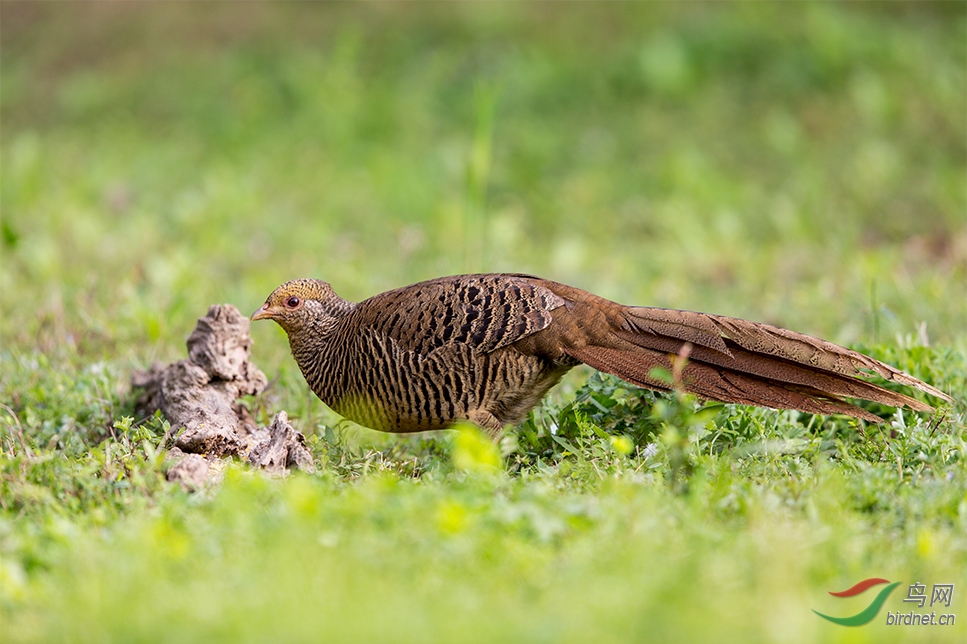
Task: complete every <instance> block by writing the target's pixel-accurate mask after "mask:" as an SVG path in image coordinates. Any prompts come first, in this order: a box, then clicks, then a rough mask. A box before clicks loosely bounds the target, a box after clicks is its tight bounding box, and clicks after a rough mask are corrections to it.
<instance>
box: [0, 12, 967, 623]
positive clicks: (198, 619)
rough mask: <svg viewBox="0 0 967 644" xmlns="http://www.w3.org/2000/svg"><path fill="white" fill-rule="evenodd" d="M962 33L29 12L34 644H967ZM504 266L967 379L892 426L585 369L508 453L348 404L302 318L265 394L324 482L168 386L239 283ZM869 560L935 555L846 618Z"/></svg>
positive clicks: (8, 120)
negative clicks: (648, 386)
mask: <svg viewBox="0 0 967 644" xmlns="http://www.w3.org/2000/svg"><path fill="white" fill-rule="evenodd" d="M965 21H967V10H965V8H964V5H963V4H962V3H911V4H889V5H868V4H838V5H833V4H811V3H802V4H783V5H779V4H765V3H749V4H728V5H726V4H697V3H689V4H685V5H679V4H672V3H668V4H659V3H650V4H569V5H567V6H566V7H565V6H560V5H546V4H539V3H535V4H527V5H516V4H504V3H487V4H462V5H450V4H423V5H407V6H396V5H392V4H380V3H374V4H367V5H354V4H331V5H328V4H327V5H314V4H301V3H292V4H289V3H272V4H269V3H258V4H256V3H247V4H245V5H244V6H243V5H233V6H231V7H229V6H228V5H222V4H216V3H202V4H184V3H153V4H148V5H128V4H120V3H104V4H101V3H98V4H80V3H72V4H68V3H63V4H60V3H58V4H41V5H38V4H33V3H20V2H4V3H2V4H0V31H2V33H0V54H2V55H0V126H2V137H0V217H2V219H0V252H2V255H0V293H2V297H0V307H2V308H0V313H2V315H0V368H2V377H0V403H2V405H3V406H2V407H0V639H3V641H18V642H20V641H24V642H26V641H51V640H72V641H139V640H145V641H148V640H150V641H158V640H164V641H185V640H197V641H202V640H205V641H209V640H240V639H241V640H267V639H277V640H281V641H287V640H297V641H305V640H312V641H316V640H320V639H334V640H337V641H367V640H369V641H385V640H401V641H417V640H419V641H426V640H435V641H494V640H512V641H582V642H583V641H629V640H647V639H654V640H656V641H703V640H704V641H707V640H718V641H823V642H825V641H883V640H886V639H890V640H902V641H913V640H929V641H963V639H964V636H965V633H967V459H965V458H964V453H965V447H967V445H965V442H967V421H965V412H967V410H965V407H964V400H965V398H967V395H965V394H967V298H965V293H967V179H965V177H967V144H965V141H967V125H965V122H964V119H963V114H964V110H965V108H967V73H965V71H964V66H963V61H964V59H965V56H967V40H965V37H964V35H965V32H964V25H965ZM477 270H488V271H489V270H493V271H504V270H507V271H518V272H520V271H523V272H532V273H536V274H539V275H542V276H544V277H548V278H552V279H557V280H560V281H564V282H568V283H571V284H574V285H576V286H580V287H583V288H586V289H588V290H591V291H594V292H596V293H599V294H601V295H604V296H607V297H611V298H613V299H616V300H619V301H623V302H628V303H639V304H651V305H658V306H668V307H675V308H688V309H695V310H704V311H710V312H716V313H722V314H728V315H735V316H739V317H745V318H750V319H756V320H761V321H766V322H770V323H775V324H779V325H781V326H786V327H789V328H793V329H796V330H799V331H804V332H808V333H813V334H816V335H820V336H822V337H825V338H828V339H829V340H832V341H836V342H839V343H843V344H848V345H850V346H853V347H855V348H857V349H860V350H862V351H865V352H868V353H870V354H871V355H873V356H875V357H877V358H879V359H882V360H885V361H887V362H890V363H891V364H895V365H897V366H898V367H900V368H902V369H904V370H905V371H907V372H909V373H911V374H913V375H915V376H917V377H920V378H923V379H926V380H928V381H929V382H931V383H932V384H934V385H936V386H938V387H940V388H941V389H943V390H945V391H947V392H949V393H950V394H952V395H953V396H954V397H955V398H956V399H957V402H956V403H955V404H954V405H952V406H949V407H944V408H943V409H942V410H941V411H940V412H939V413H938V414H936V415H915V414H909V413H905V414H894V413H893V412H892V410H889V409H886V408H882V407H880V406H877V405H867V408H868V409H870V410H872V411H873V412H874V413H877V414H880V415H882V416H883V417H884V418H886V419H887V421H888V422H886V423H885V424H883V425H882V426H872V425H868V424H864V423H857V422H856V421H853V420H850V419H846V418H842V417H833V418H819V417H813V416H809V415H804V414H797V413H789V412H777V411H771V410H761V409H751V408H745V407H734V406H715V405H701V404H699V403H697V402H696V401H694V400H691V399H688V398H682V399H679V398H677V397H674V396H672V397H667V396H655V395H653V394H650V393H643V392H639V391H637V390H633V389H626V388H624V387H623V386H622V384H621V383H620V382H617V381H614V380H612V379H610V378H603V377H599V376H593V375H592V374H591V372H590V371H588V370H583V369H582V370H575V372H573V373H572V374H571V375H569V376H568V378H566V379H565V381H564V383H562V385H561V386H560V387H559V388H558V389H556V390H555V391H554V392H552V394H551V396H550V398H549V399H548V401H547V403H546V404H545V405H544V406H543V407H542V408H540V409H539V410H537V411H536V412H535V413H534V414H533V415H532V416H531V417H530V418H529V419H528V420H527V421H526V422H525V423H523V424H522V425H521V426H520V427H518V428H515V429H513V430H511V431H509V432H508V433H507V436H506V437H505V438H504V440H503V441H502V442H501V444H500V446H499V451H500V454H499V455H498V454H496V453H495V452H494V451H491V449H490V447H489V445H488V444H486V443H485V442H484V443H483V444H481V443H480V442H479V440H478V439H477V438H476V437H475V435H474V434H473V433H460V432H458V431H450V432H441V433H438V434H435V435H432V436H413V437H396V436H387V435H382V434H377V433H375V432H371V431H368V430H365V429H361V428H358V427H354V426H351V425H349V424H347V423H345V422H341V421H340V419H339V418H338V417H336V416H335V415H333V414H332V413H331V412H330V411H329V410H327V409H326V408H325V407H324V406H323V405H322V404H321V403H319V402H318V401H317V400H314V399H313V398H312V396H311V394H309V393H308V390H307V388H306V387H305V384H304V381H303V380H302V378H301V375H300V374H299V373H298V370H297V368H296V367H295V365H294V363H293V362H292V360H291V358H290V357H289V355H288V346H287V343H286V341H285V338H284V335H283V334H282V332H281V331H280V330H279V329H278V328H276V327H275V325H270V324H262V325H255V326H254V328H253V336H254V339H255V346H254V350H253V358H254V360H255V362H256V363H257V364H258V365H259V366H260V367H261V368H262V369H263V370H264V371H265V372H266V374H267V375H268V376H269V378H270V380H272V384H271V386H270V388H269V390H268V391H267V392H266V393H265V394H263V395H262V396H261V397H260V398H259V399H257V400H249V401H247V404H249V405H250V407H251V408H252V409H253V410H255V411H256V413H257V414H258V415H260V416H262V417H264V418H268V417H269V416H270V415H271V414H272V413H274V412H275V411H278V410H280V409H285V410H287V411H288V412H289V415H290V417H291V418H292V419H293V422H294V424H295V425H296V427H297V428H299V429H300V430H302V431H303V432H305V433H306V434H307V435H308V436H309V445H310V448H311V450H312V452H313V454H314V456H315V459H316V465H317V468H316V469H317V471H316V473H315V474H313V475H306V474H294V475H291V476H289V477H287V478H284V479H268V478H266V477H264V476H262V475H261V474H259V473H255V472H252V471H250V470H249V469H248V468H247V467H245V466H242V465H237V464H236V465H231V464H227V465H226V467H225V469H224V471H223V472H222V475H223V476H222V479H221V480H220V482H218V483H216V484H214V485H212V486H211V487H209V488H207V489H205V490H202V491H200V492H197V493H193V494H188V493H186V492H184V491H182V490H181V489H180V488H179V487H178V486H175V485H172V484H168V483H167V482H166V481H165V480H164V474H163V461H164V454H163V449H164V446H165V437H166V432H167V431H168V430H169V429H170V428H169V427H168V426H167V423H166V422H165V421H164V420H163V419H161V418H148V419H141V418H133V413H134V412H133V394H132V392H131V391H130V389H129V385H128V383H129V380H130V373H131V371H132V370H133V369H136V368H142V367H144V366H146V365H148V364H150V363H151V362H152V361H155V360H163V361H171V360H175V359H179V358H180V357H182V356H183V355H184V351H185V349H184V339H185V337H186V336H187V334H188V333H189V332H190V330H191V328H192V327H193V325H194V321H195V319H196V318H197V317H199V316H201V315H203V314H204V312H205V311H206V310H207V307H208V305H209V304H211V303H214V302H231V303H233V304H236V305H237V306H238V307H239V308H241V309H242V310H243V312H246V313H247V312H249V311H251V310H254V309H255V308H256V307H257V306H258V305H260V304H261V303H262V301H263V300H264V298H265V296H266V295H267V294H268V293H269V292H270V291H271V290H272V289H273V288H274V287H275V286H277V285H278V284H279V283H281V282H283V281H285V280H287V279H290V278H293V277H300V276H313V277H320V278H323V279H326V280H327V281H330V282H331V283H332V284H333V286H334V288H335V289H336V291H337V292H338V293H339V294H340V295H343V296H344V297H347V298H350V299H361V298H364V297H367V296H368V295H371V294H373V293H376V292H379V291H381V290H385V289H388V288H392V287H395V286H400V285H403V284H407V283H411V282H414V281H417V280H420V279H425V278H430V277H435V276H439V275H445V274H451V273H458V272H465V271H477ZM934 402H937V401H934ZM498 456H499V458H498ZM494 463H497V465H496V466H494V465H493V464H494ZM868 577H885V578H887V579H890V580H891V581H901V582H903V583H901V585H900V586H899V587H898V588H897V590H896V591H895V592H894V593H893V595H891V596H890V598H889V599H888V600H887V603H886V604H885V605H884V608H883V611H882V612H881V613H880V615H879V616H878V617H877V618H876V619H875V620H874V622H872V623H871V624H869V625H866V626H861V627H856V628H845V627H840V626H835V625H833V624H830V623H828V622H826V621H824V620H822V619H820V618H819V617H817V616H816V615H815V614H814V613H813V612H812V610H813V609H815V610H818V611H819V612H824V613H827V614H832V615H841V616H845V615H850V614H854V613H856V612H859V611H860V610H862V609H863V608H865V607H866V605H867V604H868V603H869V601H870V600H871V599H872V595H873V594H874V593H873V591H867V593H864V594H863V595H862V596H860V597H856V598H850V599H836V598H832V597H830V596H829V595H828V594H827V593H828V592H829V591H838V590H843V589H845V588H847V587H849V586H851V585H852V584H854V583H855V582H857V581H859V580H860V579H865V578H868ZM914 582H923V583H926V584H927V585H928V592H929V589H930V586H931V585H932V584H942V583H953V584H955V589H954V594H953V604H952V605H951V607H950V609H943V610H946V611H947V612H951V613H954V614H956V615H957V620H958V622H957V624H956V625H955V626H948V627H940V626H936V627H929V628H924V627H906V626H903V627H897V626H892V627H888V626H886V625H885V613H886V611H887V610H889V611H894V612H895V611H902V612H907V611H909V610H910V604H905V603H904V602H903V601H902V597H905V596H906V592H907V589H908V586H909V584H911V583H914ZM925 610H930V608H929V607H928V608H927V609H925ZM933 610H936V607H933ZM938 612H940V611H938Z"/></svg>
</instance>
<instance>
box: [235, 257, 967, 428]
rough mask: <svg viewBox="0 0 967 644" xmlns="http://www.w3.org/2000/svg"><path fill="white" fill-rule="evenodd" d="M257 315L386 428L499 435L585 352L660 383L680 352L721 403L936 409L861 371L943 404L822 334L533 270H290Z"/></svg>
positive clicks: (694, 384)
mask: <svg viewBox="0 0 967 644" xmlns="http://www.w3.org/2000/svg"><path fill="white" fill-rule="evenodd" d="M262 319H271V320H275V321H276V322H278V323H279V325H280V326H281V327H282V328H283V329H284V330H285V332H286V334H287V335H288V336H289V345H290V347H291V349H292V355H293V357H294V358H295V361H296V363H298V365H299V368H300V369H301V370H302V374H303V375H304V376H305V379H306V381H307V382H308V383H309V387H310V388H311V389H312V391H314V392H315V394H316V395H317V396H319V398H320V399H321V400H322V401H323V402H324V403H326V404H327V405H329V406H330V407H331V408H332V409H333V410H334V411H336V412H337V413H339V414H340V415H342V416H345V417H346V418H349V419H350V420H353V421H355V422H357V423H359V424H361V425H365V426H367V427H372V428H373V429H378V430H382V431H388V432H417V431H424V430H429V429H442V428H445V427H447V426H449V425H451V424H453V423H455V422H457V421H460V420H469V421H471V422H473V423H475V424H477V425H478V426H480V427H482V428H484V429H485V430H487V431H488V432H490V433H491V434H492V435H493V436H497V435H499V433H500V431H501V429H502V427H503V426H504V425H506V424H511V423H518V422H520V421H521V420H523V419H524V417H525V416H526V415H527V413H528V412H529V411H530V410H531V409H532V408H533V407H534V406H535V405H537V403H538V402H539V401H540V400H541V398H542V397H543V396H544V394H546V393H547V391H548V390H549V389H550V388H551V387H553V386H554V385H555V384H556V383H557V382H558V380H560V378H561V376H563V375H564V374H565V373H566V372H567V371H568V370H569V369H571V368H572V367H574V366H576V365H578V364H580V363H584V364H587V365H590V366H592V367H594V368H595V369H598V370H600V371H604V372H607V373H610V374H614V375H616V376H618V377H619V378H622V379H624V380H626V381H628V382H629V383H631V384H633V385H637V386H639V387H645V388H648V389H655V390H659V391H668V390H669V389H670V386H669V384H668V383H667V382H665V381H663V380H661V379H658V378H655V377H654V375H653V370H654V369H655V367H662V368H664V369H667V370H669V371H671V370H672V367H673V363H674V361H675V360H676V359H677V357H678V356H679V355H686V354H687V356H688V357H687V362H686V363H685V366H684V368H683V369H682V370H681V378H680V380H681V386H682V387H683V388H684V389H685V390H686V391H689V392H692V393H694V394H696V395H698V396H700V397H702V398H706V399H710V400H718V401H721V402H727V403H741V404H746V405H759V406H763V407H773V408H778V409H796V410H799V411H804V412H810V413H814V414H848V415H850V416H854V417H856V418H862V419H864V420H868V421H873V422H880V421H881V420H882V419H881V418H879V417H878V416H875V415H873V414H871V413H870V412H868V411H866V410H864V409H861V408H859V407H856V406H854V405H851V404H850V403H848V402H846V401H845V400H844V398H845V397H851V398H862V399H865V400H870V401H875V402H879V403H883V404H886V405H891V406H894V407H901V406H905V407H909V408H910V409H914V410H916V411H931V410H932V408H931V407H930V406H929V405H926V404H925V403H922V402H920V401H918V400H914V399H913V398H910V397H909V396H905V395H903V394H900V393H896V392H893V391H890V390H888V389H884V388H883V387H880V386H878V385H875V384H873V383H871V382H867V381H866V380H862V379H860V378H858V377H856V376H857V374H859V373H860V370H861V369H862V370H866V371H871V372H873V373H875V374H878V375H879V376H881V377H882V378H884V379H886V380H892V381H894V382H898V383H901V384H904V385H907V386H910V387H914V388H916V389H919V390H921V391H924V392H926V393H928V394H930V395H932V396H935V397H937V398H940V399H942V400H945V401H948V402H951V398H950V397H949V396H947V395H946V394H944V393H943V392H942V391H940V390H938V389H936V388H934V387H931V386H930V385H928V384H926V383H924V382H921V381H920V380H917V379H916V378H914V377H912V376H909V375H907V374H905V373H903V372H901V371H899V370H897V369H894V368H893V367H891V366H890V365H887V364H884V363H882V362H880V361H878V360H874V359H873V358H870V357H869V356H866V355H863V354H861V353H857V352H856V351H851V350H849V349H846V348H844V347H840V346H837V345H835V344H832V343H830V342H826V341H825V340H820V339H819V338H814V337H811V336H808V335H803V334H800V333H795V332H793V331H787V330H786V329H780V328H777V327H774V326H769V325H766V324H759V323H757V322H749V321H746V320H739V319H736V318H730V317H724V316H719V315H709V314H707V313H695V312H691V311H676V310H671V309H660V308H651V307H643V306H623V305H621V304H617V303H615V302H612V301H610V300H606V299H604V298H602V297H598V296H596V295H593V294H591V293H588V292H586V291H582V290H580V289H577V288H574V287H571V286H566V285H564V284H559V283H557V282H551V281H549V280H544V279H541V278H538V277H531V276H528V275H511V274H482V275H458V276H454V277H443V278H440V279H435V280H430V281H427V282H420V283H419V284H413V285H412V286H406V287H403V288H400V289H396V290H393V291H388V292H386V293H382V294H380V295H376V296H374V297H371V298H369V299H368V300H366V301H364V302H360V303H358V304H357V303H353V302H348V301H346V300H344V299H342V298H340V297H339V296H337V295H336V294H335V293H334V292H333V290H332V287H331V286H329V284H327V283H326V282H323V281H320V280H314V279H301V280H294V281H291V282H287V283H285V284H283V285H282V286H280V287H279V288H277V289H276V290H275V291H274V292H273V293H272V294H271V295H270V296H269V298H268V299H267V300H266V301H265V304H264V305H263V306H262V307H261V308H260V309H258V310H257V311H256V312H255V313H254V314H253V315H252V320H262ZM689 347H690V349H689ZM683 349H684V351H683Z"/></svg>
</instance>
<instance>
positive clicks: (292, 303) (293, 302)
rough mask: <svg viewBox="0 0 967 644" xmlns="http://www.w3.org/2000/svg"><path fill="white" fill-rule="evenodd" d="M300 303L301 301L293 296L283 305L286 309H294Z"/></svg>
mask: <svg viewBox="0 0 967 644" xmlns="http://www.w3.org/2000/svg"><path fill="white" fill-rule="evenodd" d="M301 303H302V301H301V300H300V299H299V298H297V297H296V296H295V295H293V296H292V297H290V298H289V299H287V300H286V301H285V305H286V306H287V307H289V308H290V309H294V308H296V307H297V306H299V304H301Z"/></svg>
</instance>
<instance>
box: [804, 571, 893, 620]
mask: <svg viewBox="0 0 967 644" xmlns="http://www.w3.org/2000/svg"><path fill="white" fill-rule="evenodd" d="M900 583H901V582H899V581H895V582H893V583H892V584H890V581H889V580H888V579H881V578H879V577H873V578H870V579H864V580H863V581H861V582H859V583H858V584H856V585H855V586H853V587H852V588H850V589H848V590H843V591H840V592H832V591H830V593H829V594H830V595H833V596H834V597H854V596H855V595H859V594H860V593H862V592H863V591H865V590H867V589H868V588H871V587H873V586H879V585H880V584H890V585H889V586H887V587H886V588H884V589H883V590H881V591H880V593H879V594H878V595H877V596H876V599H874V600H873V601H872V602H871V603H870V605H869V606H867V607H866V608H865V609H863V610H861V611H860V612H858V613H856V614H855V615H852V616H850V617H831V616H829V615H823V614H822V613H820V612H819V611H818V610H813V612H814V613H816V614H817V615H819V616H820V617H822V618H823V619H828V620H829V621H831V622H833V623H834V624H840V625H841V626H862V625H863V624H866V623H868V622H870V621H871V620H872V619H873V618H874V617H876V614H877V613H878V612H880V608H882V607H883V602H885V601H886V598H887V597H889V596H890V593H892V592H893V589H894V588H896V587H897V586H899V585H900Z"/></svg>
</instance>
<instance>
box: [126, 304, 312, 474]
mask: <svg viewBox="0 0 967 644" xmlns="http://www.w3.org/2000/svg"><path fill="white" fill-rule="evenodd" d="M251 347H252V337H251V336H250V335H249V320H248V318H247V317H245V316H244V315H242V314H241V313H240V312H239V311H238V309H236V308H235V307H234V306H232V305H231V304H221V305H218V304H216V305H213V306H212V307H211V308H209V309H208V314H207V315H206V316H205V317H203V318H200V319H199V320H198V324H197V326H196V327H195V330H194V331H192V333H191V335H190V336H188V358H187V359H185V360H179V361H178V362H174V363H172V364H169V365H167V366H162V365H160V364H155V365H154V366H152V367H151V369H150V370H149V371H145V372H137V373H135V374H134V376H133V378H132V383H133V385H134V387H136V388H139V389H142V393H141V395H140V396H139V398H138V401H137V408H138V413H140V414H141V415H145V416H147V415H150V414H153V413H154V412H155V410H158V409H160V410H161V412H162V413H163V414H164V416H165V418H167V419H168V422H170V423H171V427H172V430H173V431H174V432H178V433H177V434H176V438H175V442H174V447H173V448H172V449H171V450H170V451H169V463H170V465H169V467H168V471H167V476H168V479H169V480H173V481H174V480H177V481H180V482H181V483H182V484H183V485H185V486H186V487H190V488H195V487H198V486H200V485H201V484H202V483H203V482H204V481H205V480H206V478H207V477H208V476H209V474H210V470H211V467H210V466H211V465H212V464H213V463H214V461H215V460H216V459H219V458H221V457H223V456H239V457H242V458H247V459H248V460H249V461H250V462H251V463H252V464H253V465H257V466H260V467H264V468H265V469H267V470H269V471H281V470H283V469H285V468H291V467H299V468H301V469H306V470H310V471H311V470H312V456H311V454H310V453H309V450H308V449H307V448H306V447H305V437H304V436H303V435H302V434H301V433H300V432H298V431H296V430H295V429H294V428H293V427H292V425H290V424H289V422H288V417H287V416H286V414H285V412H280V413H279V414H278V415H276V417H275V419H274V420H273V422H272V424H271V425H270V426H268V427H262V428H259V427H258V426H257V425H256V423H255V421H254V420H253V419H252V417H251V415H250V414H249V413H248V410H247V409H246V408H245V407H244V406H242V405H241V404H239V402H238V399H239V398H240V397H242V396H248V395H257V394H259V393H261V392H262V391H263V390H264V389H265V386H266V384H267V381H266V378H265V374H263V373H262V372H261V371H260V370H259V369H258V367H256V366H255V365H254V364H253V363H252V362H251V361H250V360H249V351H250V349H251Z"/></svg>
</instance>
